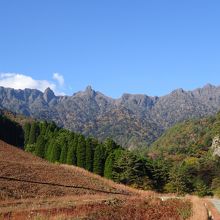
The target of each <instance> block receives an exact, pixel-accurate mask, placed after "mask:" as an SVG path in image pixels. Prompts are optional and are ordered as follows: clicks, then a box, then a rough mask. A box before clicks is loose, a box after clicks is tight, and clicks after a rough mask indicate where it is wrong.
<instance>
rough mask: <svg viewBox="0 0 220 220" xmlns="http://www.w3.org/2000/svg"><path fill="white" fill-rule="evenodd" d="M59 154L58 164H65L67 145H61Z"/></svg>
mask: <svg viewBox="0 0 220 220" xmlns="http://www.w3.org/2000/svg"><path fill="white" fill-rule="evenodd" d="M61 148H62V149H61V154H60V163H66V161H67V151H68V148H67V144H66V143H63V145H62V147H61Z"/></svg>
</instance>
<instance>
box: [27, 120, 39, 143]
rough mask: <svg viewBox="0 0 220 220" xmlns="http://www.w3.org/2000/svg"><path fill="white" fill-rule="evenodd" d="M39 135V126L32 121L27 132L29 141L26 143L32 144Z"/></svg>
mask: <svg viewBox="0 0 220 220" xmlns="http://www.w3.org/2000/svg"><path fill="white" fill-rule="evenodd" d="M38 135H39V126H38V123H37V122H33V123H32V124H31V129H30V134H29V141H28V144H34V143H36V141H37V137H38Z"/></svg>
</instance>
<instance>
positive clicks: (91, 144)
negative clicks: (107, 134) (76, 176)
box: [86, 137, 97, 172]
mask: <svg viewBox="0 0 220 220" xmlns="http://www.w3.org/2000/svg"><path fill="white" fill-rule="evenodd" d="M96 145H97V141H96V140H95V139H94V138H91V137H89V138H88V139H87V140H86V169H87V170H89V171H90V172H92V170H93V158H94V150H95V146H96Z"/></svg>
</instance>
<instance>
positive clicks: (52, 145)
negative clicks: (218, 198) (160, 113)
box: [0, 113, 220, 196]
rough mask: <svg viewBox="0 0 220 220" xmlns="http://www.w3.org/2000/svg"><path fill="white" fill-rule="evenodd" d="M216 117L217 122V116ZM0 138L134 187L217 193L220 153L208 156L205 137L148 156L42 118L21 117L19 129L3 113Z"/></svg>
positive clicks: (0, 117)
mask: <svg viewBox="0 0 220 220" xmlns="http://www.w3.org/2000/svg"><path fill="white" fill-rule="evenodd" d="M219 115H220V113H219ZM216 121H217V122H219V123H218V124H220V117H219V119H218V118H216ZM212 126H213V123H212ZM219 127H220V126H219ZM193 130H195V129H193ZM218 131H219V133H220V130H219V129H218ZM0 139H2V140H4V141H6V142H8V143H10V144H13V145H15V146H18V147H21V148H23V147H24V149H25V150H26V151H28V152H31V153H33V154H35V155H37V156H39V157H42V158H44V159H46V160H48V161H51V162H58V163H66V164H70V165H76V166H79V167H82V168H85V169H87V170H89V171H91V172H94V173H96V174H99V175H101V176H105V177H106V178H109V179H112V180H114V181H116V182H120V183H123V184H128V185H132V186H134V187H137V188H142V189H153V190H157V191H160V192H177V193H180V194H182V193H193V194H197V195H200V196H205V195H210V194H216V195H220V159H219V157H213V155H212V151H211V149H210V146H207V147H206V145H207V144H206V143H205V144H204V146H203V145H201V146H200V145H198V146H197V145H196V147H195V146H194V147H187V148H186V149H189V151H187V152H184V153H183V152H182V151H181V152H180V153H179V152H178V151H175V153H174V154H173V155H172V152H173V151H172V152H171V153H169V152H167V151H166V149H167V148H166V149H162V151H161V153H159V154H158V152H157V156H153V157H152V156H151V157H149V156H147V154H146V153H141V154H140V153H135V152H131V151H128V150H126V149H123V148H122V147H121V146H119V145H117V144H116V143H115V142H114V141H113V140H111V139H107V140H105V141H104V142H100V141H98V140H97V139H95V138H93V137H88V138H85V137H84V136H83V135H81V134H77V133H73V132H70V131H68V130H66V129H63V128H59V127H57V126H56V125H55V124H54V123H48V122H46V121H41V122H37V121H35V122H31V123H26V124H25V125H24V126H23V129H22V127H21V126H20V125H19V124H17V123H15V122H13V121H11V120H9V119H8V118H6V117H5V116H0ZM179 149H180V147H177V150H179ZM153 152H154V153H155V152H156V151H153ZM151 153H152V152H151Z"/></svg>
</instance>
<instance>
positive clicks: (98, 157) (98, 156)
mask: <svg viewBox="0 0 220 220" xmlns="http://www.w3.org/2000/svg"><path fill="white" fill-rule="evenodd" d="M105 154H106V151H105V147H104V145H102V144H98V145H97V146H96V148H95V152H94V162H93V172H94V173H96V174H98V175H100V176H103V174H104V166H105Z"/></svg>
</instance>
